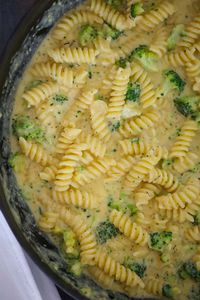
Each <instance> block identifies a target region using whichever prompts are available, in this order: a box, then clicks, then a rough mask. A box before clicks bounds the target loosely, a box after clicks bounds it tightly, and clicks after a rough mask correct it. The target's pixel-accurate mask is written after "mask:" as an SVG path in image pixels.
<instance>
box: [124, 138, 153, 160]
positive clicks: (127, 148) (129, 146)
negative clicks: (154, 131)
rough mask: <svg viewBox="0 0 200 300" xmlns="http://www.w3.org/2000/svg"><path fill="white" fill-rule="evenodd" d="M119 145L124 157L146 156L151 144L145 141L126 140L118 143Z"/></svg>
mask: <svg viewBox="0 0 200 300" xmlns="http://www.w3.org/2000/svg"><path fill="white" fill-rule="evenodd" d="M119 145H120V147H121V150H122V153H123V154H125V155H134V156H135V155H147V154H148V152H149V150H150V148H151V144H150V143H149V141H147V140H145V139H140V138H138V140H136V141H135V140H134V139H133V141H132V140H131V139H126V140H122V141H119Z"/></svg>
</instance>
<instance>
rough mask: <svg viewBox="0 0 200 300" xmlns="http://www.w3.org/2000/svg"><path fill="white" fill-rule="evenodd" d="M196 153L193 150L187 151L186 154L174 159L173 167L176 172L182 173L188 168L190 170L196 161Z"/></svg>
mask: <svg viewBox="0 0 200 300" xmlns="http://www.w3.org/2000/svg"><path fill="white" fill-rule="evenodd" d="M198 160H199V158H198V155H197V154H195V153H193V152H188V153H187V155H186V156H184V157H179V158H177V159H175V160H174V162H173V168H174V170H176V171H177V172H178V173H184V172H186V171H188V170H192V169H193V168H194V167H195V165H196V163H197V162H198Z"/></svg>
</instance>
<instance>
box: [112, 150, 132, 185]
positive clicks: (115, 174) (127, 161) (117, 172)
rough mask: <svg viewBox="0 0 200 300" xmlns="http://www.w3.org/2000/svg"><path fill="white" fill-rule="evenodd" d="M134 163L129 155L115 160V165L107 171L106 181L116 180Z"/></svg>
mask: <svg viewBox="0 0 200 300" xmlns="http://www.w3.org/2000/svg"><path fill="white" fill-rule="evenodd" d="M134 163H135V159H134V158H133V157H132V156H131V155H128V156H125V157H122V158H121V159H120V160H118V161H117V162H116V165H115V166H113V167H111V168H110V170H109V171H108V177H107V178H106V181H116V180H119V179H120V178H121V177H122V176H124V175H125V174H126V173H127V172H128V171H129V170H130V169H131V167H132V166H133V164H134Z"/></svg>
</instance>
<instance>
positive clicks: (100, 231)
mask: <svg viewBox="0 0 200 300" xmlns="http://www.w3.org/2000/svg"><path fill="white" fill-rule="evenodd" d="M118 233H119V230H118V229H117V228H116V227H115V226H114V225H113V224H112V223H110V222H109V221H104V222H101V223H100V224H99V225H98V226H97V227H96V238H97V241H98V243H99V244H104V243H106V241H107V240H109V239H111V238H112V237H115V236H117V235H118Z"/></svg>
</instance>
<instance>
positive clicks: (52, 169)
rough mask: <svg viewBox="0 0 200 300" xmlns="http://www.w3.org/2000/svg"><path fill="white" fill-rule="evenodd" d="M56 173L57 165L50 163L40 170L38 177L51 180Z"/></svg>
mask: <svg viewBox="0 0 200 300" xmlns="http://www.w3.org/2000/svg"><path fill="white" fill-rule="evenodd" d="M56 173H57V167H56V166H54V165H52V166H48V167H45V168H44V170H42V172H40V174H39V175H40V178H41V179H42V180H45V181H52V180H54V179H55V177H56Z"/></svg>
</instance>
